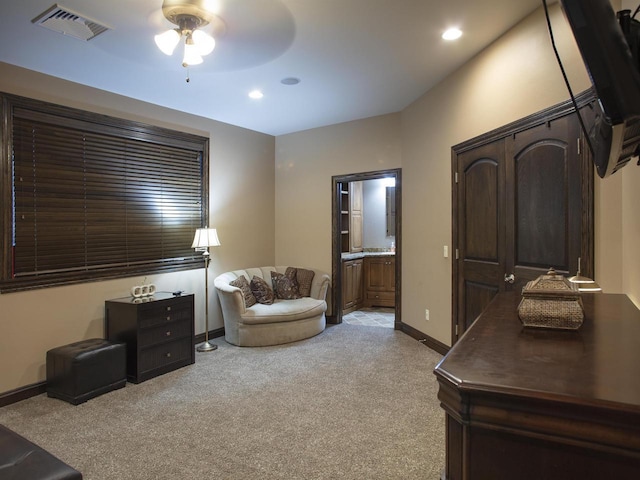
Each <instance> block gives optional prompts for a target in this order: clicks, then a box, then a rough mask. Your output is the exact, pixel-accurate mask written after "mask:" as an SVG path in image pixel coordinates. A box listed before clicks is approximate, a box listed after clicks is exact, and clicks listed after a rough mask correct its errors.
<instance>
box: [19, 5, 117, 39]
mask: <svg viewBox="0 0 640 480" xmlns="http://www.w3.org/2000/svg"><path fill="white" fill-rule="evenodd" d="M31 22H32V23H35V24H36V25H40V26H42V27H45V28H48V29H49V30H53V31H54V32H58V33H62V34H63V35H68V36H70V37H74V38H77V39H80V40H85V41H86V40H91V39H92V38H93V37H95V36H97V35H100V34H101V33H102V32H105V31H107V30H109V27H107V26H105V25H101V24H99V23H98V22H96V21H94V20H91V19H89V18H87V17H83V16H82V15H80V14H78V13H76V12H74V11H72V10H69V9H68V8H66V7H63V6H61V5H58V4H57V3H56V4H54V5H53V6H52V7H51V8H50V9H48V10H47V11H46V12H43V13H41V14H40V15H38V16H37V17H36V18H34V19H33V20H31Z"/></svg>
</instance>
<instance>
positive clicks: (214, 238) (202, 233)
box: [191, 228, 220, 352]
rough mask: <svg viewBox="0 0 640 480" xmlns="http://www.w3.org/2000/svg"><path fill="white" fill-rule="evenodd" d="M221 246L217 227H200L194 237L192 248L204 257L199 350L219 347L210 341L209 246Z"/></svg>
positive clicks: (207, 350)
mask: <svg viewBox="0 0 640 480" xmlns="http://www.w3.org/2000/svg"><path fill="white" fill-rule="evenodd" d="M218 246H220V240H218V233H217V232H216V229H215V228H198V229H197V230H196V234H195V236H194V237H193V245H191V248H195V249H196V252H202V256H203V258H204V293H205V301H204V321H205V323H204V325H205V326H204V343H203V344H202V345H200V346H198V348H197V349H196V350H198V351H199V352H210V351H212V350H215V349H216V348H218V346H217V345H215V344H212V343H209V262H210V261H211V254H210V253H209V247H218Z"/></svg>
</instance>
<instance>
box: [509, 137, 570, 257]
mask: <svg viewBox="0 0 640 480" xmlns="http://www.w3.org/2000/svg"><path fill="white" fill-rule="evenodd" d="M514 158H515V192H516V207H515V208H516V221H517V225H516V231H515V236H516V238H515V244H516V259H515V264H516V265H518V266H524V265H526V266H531V267H551V266H553V267H555V268H558V269H567V268H568V265H567V247H568V246H567V229H566V225H567V214H568V208H567V192H566V190H567V184H568V179H567V172H568V168H567V162H568V159H567V144H566V143H563V142H554V141H548V140H546V139H543V140H541V141H539V142H536V143H534V144H532V145H529V146H527V148H526V149H525V150H524V151H523V152H521V153H520V152H516V154H515V157H514Z"/></svg>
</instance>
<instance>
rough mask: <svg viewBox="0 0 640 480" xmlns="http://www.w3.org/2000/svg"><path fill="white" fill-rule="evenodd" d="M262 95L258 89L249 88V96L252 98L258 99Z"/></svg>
mask: <svg viewBox="0 0 640 480" xmlns="http://www.w3.org/2000/svg"><path fill="white" fill-rule="evenodd" d="M262 97H264V94H263V93H262V92H261V91H260V90H251V91H250V92H249V98H253V99H254V100H260V99H261V98H262Z"/></svg>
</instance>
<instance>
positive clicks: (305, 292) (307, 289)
mask: <svg viewBox="0 0 640 480" xmlns="http://www.w3.org/2000/svg"><path fill="white" fill-rule="evenodd" d="M315 274H316V272H314V271H313V270H307V269H305V268H298V269H296V280H297V281H298V289H299V291H300V296H301V297H308V296H310V295H311V282H313V277H314V276H315Z"/></svg>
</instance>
